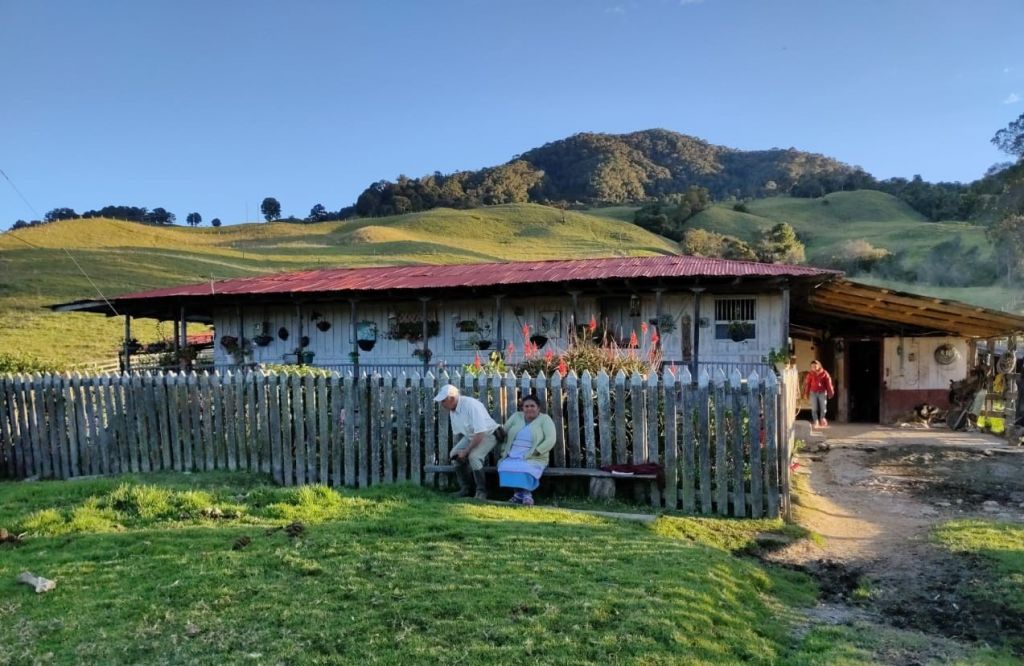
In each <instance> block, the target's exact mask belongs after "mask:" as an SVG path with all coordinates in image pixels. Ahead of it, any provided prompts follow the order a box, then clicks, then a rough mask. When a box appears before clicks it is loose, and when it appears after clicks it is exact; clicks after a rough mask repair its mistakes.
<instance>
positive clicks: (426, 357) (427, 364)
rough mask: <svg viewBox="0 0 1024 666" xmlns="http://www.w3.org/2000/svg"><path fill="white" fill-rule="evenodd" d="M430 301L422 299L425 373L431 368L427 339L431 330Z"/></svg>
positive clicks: (421, 315) (421, 312)
mask: <svg viewBox="0 0 1024 666" xmlns="http://www.w3.org/2000/svg"><path fill="white" fill-rule="evenodd" d="M429 300H430V298H428V297H425V296H424V297H422V298H420V317H421V318H422V321H421V322H420V324H421V326H422V329H423V372H426V371H427V370H428V369H429V368H430V339H429V338H428V337H427V329H428V328H429V327H428V326H427V301H429Z"/></svg>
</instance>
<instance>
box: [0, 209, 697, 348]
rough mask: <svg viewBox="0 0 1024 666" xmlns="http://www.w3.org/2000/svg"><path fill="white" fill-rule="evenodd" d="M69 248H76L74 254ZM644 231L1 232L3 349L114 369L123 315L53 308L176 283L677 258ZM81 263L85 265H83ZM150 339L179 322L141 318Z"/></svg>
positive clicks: (69, 228)
mask: <svg viewBox="0 0 1024 666" xmlns="http://www.w3.org/2000/svg"><path fill="white" fill-rule="evenodd" d="M65 248H66V249H67V252H66V251H65ZM677 251H678V250H677V246H676V244H675V243H672V242H670V241H667V240H665V239H663V238H660V237H658V236H655V235H653V234H650V233H648V232H646V231H644V230H643V229H640V228H639V227H636V226H634V225H632V224H628V223H623V222H620V221H616V220H611V219H607V218H603V217H599V216H594V215H588V214H585V213H576V212H563V211H561V210H557V209H554V208H550V207H546V206H539V205H534V204H515V205H504V206H493V207H488V208H481V209H474V210H459V211H456V210H450V209H434V210H430V211H427V212H423V213H414V214H409V215H401V216H395V217H389V218H374V219H359V220H349V221H344V222H322V223H319V224H306V225H296V224H284V223H276V224H243V225H237V226H230V227H220V228H204V229H191V228H184V227H155V226H148V225H142V224H136V223H133V222H122V221H115V220H108V219H80V220H66V221H63V222H55V223H52V224H47V225H42V226H39V227H33V228H30V229H21V230H19V231H17V232H14V233H8V234H3V235H0V353H3V352H7V353H18V354H29V355H32V356H35V357H38V358H39V359H42V360H46V361H51V362H55V363H59V364H62V365H72V364H76V365H77V364H83V363H88V362H102V361H106V362H109V361H110V360H111V359H112V358H114V356H115V349H116V348H117V345H118V342H119V340H120V337H121V335H122V322H121V320H120V319H115V318H111V319H107V318H103V317H99V316H96V315H84V314H83V315H74V314H55V313H52V312H50V311H49V310H46V309H45V306H47V305H50V304H53V303H57V302H62V301H71V300H76V299H80V298H98V297H99V295H98V294H97V292H96V290H95V289H94V288H93V286H92V285H91V284H90V282H89V280H88V279H87V278H86V277H85V276H84V275H83V274H82V272H81V271H79V269H78V268H77V267H76V265H75V261H77V262H78V263H79V264H80V265H81V266H82V268H83V269H84V271H85V273H87V274H88V276H89V278H91V279H92V280H93V281H94V282H95V284H96V286H97V287H98V288H99V289H100V291H101V292H102V293H103V294H104V295H106V296H117V295H119V294H124V293H128V292H133V291H140V290H145V289H150V288H158V287H162V286H167V285H172V284H182V283H189V282H199V281H203V280H210V279H222V278H229V277H238V276H246V275H256V274H260V273H267V272H273V271H286V270H300V269H304V268H317V267H328V266H370V265H382V264H404V263H437V264H445V263H467V262H486V261H502V260H511V259H526V258H529V259H564V258H574V257H599V256H613V255H618V254H621V255H650V254H671V253H675V252H677ZM72 257H73V258H74V260H73V259H72ZM135 331H136V334H137V337H139V339H140V340H143V341H146V340H155V339H160V338H162V337H167V338H169V337H170V333H171V330H170V324H164V325H163V327H162V328H161V329H158V327H157V325H156V323H155V322H138V325H137V327H136V329H135Z"/></svg>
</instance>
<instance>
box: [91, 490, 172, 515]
mask: <svg viewBox="0 0 1024 666" xmlns="http://www.w3.org/2000/svg"><path fill="white" fill-rule="evenodd" d="M104 506H106V507H109V508H111V509H113V510H115V511H117V512H118V513H119V514H121V515H122V516H124V517H125V518H140V519H142V520H160V519H162V518H169V517H171V516H173V515H174V506H173V505H172V503H171V493H170V492H169V491H167V490H164V489H163V488H158V487H156V486H149V485H141V486H140V485H135V484H132V483H122V484H121V485H120V486H118V487H117V488H115V489H114V490H113V491H111V492H110V494H109V495H107V497H106V500H105V502H104Z"/></svg>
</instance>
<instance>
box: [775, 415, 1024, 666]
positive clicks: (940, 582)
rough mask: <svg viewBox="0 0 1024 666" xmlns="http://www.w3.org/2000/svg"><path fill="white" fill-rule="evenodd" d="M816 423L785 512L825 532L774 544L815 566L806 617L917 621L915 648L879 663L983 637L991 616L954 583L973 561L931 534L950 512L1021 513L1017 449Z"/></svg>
mask: <svg viewBox="0 0 1024 666" xmlns="http://www.w3.org/2000/svg"><path fill="white" fill-rule="evenodd" d="M826 432H827V439H826V441H825V443H824V444H823V445H822V449H821V450H815V449H816V448H817V447H816V446H815V444H813V443H812V444H811V445H810V446H808V450H806V451H804V452H801V454H800V455H798V456H797V458H796V461H797V467H796V469H795V474H794V479H795V481H794V483H795V485H796V487H797V498H796V508H795V517H796V519H797V521H798V522H799V523H800V524H802V525H804V526H805V527H807V528H808V529H810V530H812V531H814V532H816V533H817V534H819V535H821V536H822V537H823V539H824V541H823V543H821V544H818V545H815V544H808V543H804V544H801V545H795V546H791V547H789V548H787V549H785V550H783V551H781V552H779V553H776V554H775V555H773V556H772V559H774V560H776V561H781V562H783V563H785V564H788V565H792V566H798V567H801V568H805V569H806V570H808V571H809V572H811V573H813V574H815V575H816V576H817V577H818V579H819V581H820V582H821V585H822V591H823V603H822V605H821V607H820V608H818V609H816V611H815V612H814V613H812V617H811V620H812V621H824V622H831V623H848V622H849V623H853V622H870V623H878V624H881V625H887V626H891V627H896V628H900V629H910V630H915V631H921V632H923V633H924V636H925V637H926V639H925V640H923V641H922V643H921V646H922V647H921V652H920V653H919V654H903V653H900V654H899V655H894V656H892V660H891V661H889V660H886V661H885V662H884V663H900V664H902V663H924V662H935V661H938V662H942V661H944V657H947V656H949V657H952V655H953V654H955V653H956V652H958V651H959V649H958V648H957V645H956V642H957V641H975V640H984V638H985V637H986V630H987V628H989V627H994V625H993V622H992V618H986V617H983V616H981V615H979V613H980V611H978V612H975V609H972V608H971V607H970V601H969V600H967V599H964V598H962V595H960V594H959V593H958V591H957V590H958V588H959V587H960V585H961V583H962V582H964V581H966V580H968V579H969V577H970V575H971V571H970V570H969V569H968V568H965V565H964V562H963V561H962V560H960V561H954V559H953V558H952V557H950V556H949V555H948V554H946V553H945V552H944V551H942V550H940V549H939V548H937V547H936V546H934V545H933V544H932V543H931V542H930V539H929V536H930V533H931V531H932V529H933V528H934V527H935V526H936V525H937V524H940V523H942V522H945V521H948V520H952V519H957V518H969V517H976V516H983V517H986V518H998V519H1001V520H1010V521H1020V522H1024V450H1022V449H1021V448H1020V447H1011V446H1008V445H1007V444H1005V443H1004V442H1003V441H1002V440H1000V439H998V438H996V437H992V436H989V435H984V434H980V433H953V432H950V431H949V430H946V429H944V428H943V429H937V428H936V429H931V430H925V429H911V428H904V429H900V428H892V427H884V426H863V425H841V426H833V427H831V428H829V429H828V430H827V431H826ZM927 637H933V638H934V640H928V639H927ZM950 641H952V642H950Z"/></svg>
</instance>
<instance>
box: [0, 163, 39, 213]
mask: <svg viewBox="0 0 1024 666" xmlns="http://www.w3.org/2000/svg"><path fill="white" fill-rule="evenodd" d="M0 176H3V177H4V180H6V181H7V184H8V185H10V186H11V189H12V190H14V191H15V192H16V193H17V194H18V196H19V197H21V200H22V201H24V202H25V205H26V206H28V208H29V210H31V211H32V213H33V214H34V215H35V216H36V217H39V212H38V211H37V210H36V209H35V208H33V207H32V204H30V203H29V202H28V199H26V198H25V195H24V194H22V193H21V190H19V189H18V188H17V187H16V186H15V185H14V181H12V180H11V179H10V178H8V176H7V174H6V173H4V170H3V169H0Z"/></svg>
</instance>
